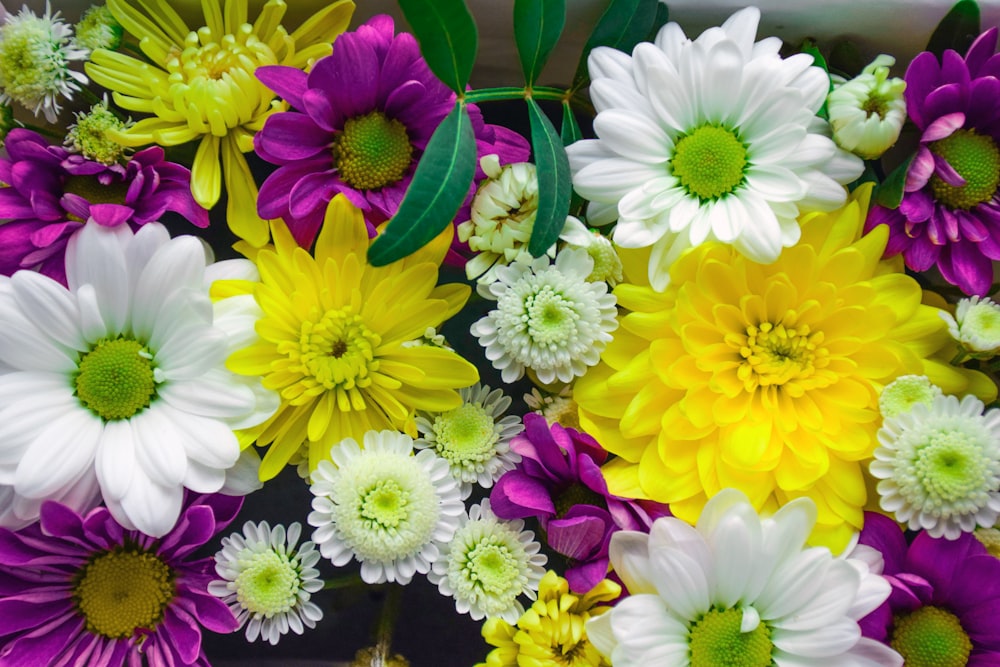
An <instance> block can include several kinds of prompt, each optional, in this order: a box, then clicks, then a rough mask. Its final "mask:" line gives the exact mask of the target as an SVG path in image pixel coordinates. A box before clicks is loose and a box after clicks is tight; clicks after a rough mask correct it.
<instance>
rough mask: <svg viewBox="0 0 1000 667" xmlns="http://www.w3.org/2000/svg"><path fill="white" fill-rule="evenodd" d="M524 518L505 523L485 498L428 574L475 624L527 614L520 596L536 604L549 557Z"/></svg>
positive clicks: (515, 621) (444, 545) (514, 618)
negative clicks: (486, 619)
mask: <svg viewBox="0 0 1000 667" xmlns="http://www.w3.org/2000/svg"><path fill="white" fill-rule="evenodd" d="M540 551H541V545H540V544H539V543H538V541H536V540H535V534H534V533H533V532H531V531H530V530H524V522H523V521H521V520H520V519H516V520H514V521H503V520H501V519H498V518H497V516H496V515H495V514H493V511H492V510H491V509H490V501H489V500H488V499H484V500H483V501H482V502H481V503H479V504H478V505H473V506H472V507H470V508H469V516H468V517H463V522H462V525H461V527H459V529H458V530H457V531H456V532H455V536H454V537H453V538H452V539H451V540H450V541H449V542H447V543H445V544H442V545H441V557H440V558H439V559H438V560H436V561H434V565H433V568H432V569H431V571H430V572H429V573H428V574H427V578H428V579H429V580H430V582H431V583H432V584H437V586H438V589H439V590H440V591H441V594H442V595H448V596H451V597H453V598H455V608H456V609H457V610H458V612H459V613H460V614H469V615H470V616H471V617H472V620H474V621H478V620H481V619H483V618H502V619H503V620H505V621H507V622H508V623H510V624H512V625H513V624H515V623H517V620H518V619H519V618H520V617H521V614H523V613H524V605H523V604H522V603H521V601H520V600H518V597H519V596H521V595H524V596H525V597H527V598H528V599H529V600H534V599H535V597H536V593H537V591H538V585H539V583H540V582H541V580H542V575H544V574H545V563H546V561H547V560H548V559H547V558H546V556H545V554H543V553H540Z"/></svg>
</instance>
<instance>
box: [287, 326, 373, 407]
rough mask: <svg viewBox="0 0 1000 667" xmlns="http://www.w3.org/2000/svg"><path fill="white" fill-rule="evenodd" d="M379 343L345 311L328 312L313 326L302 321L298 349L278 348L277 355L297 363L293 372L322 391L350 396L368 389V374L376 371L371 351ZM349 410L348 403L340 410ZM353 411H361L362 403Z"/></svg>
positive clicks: (369, 380)
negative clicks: (308, 379) (301, 375)
mask: <svg viewBox="0 0 1000 667" xmlns="http://www.w3.org/2000/svg"><path fill="white" fill-rule="evenodd" d="M381 342H382V339H381V337H380V336H379V335H378V334H376V333H374V332H373V331H371V330H369V329H368V327H367V326H365V322H364V319H362V317H361V316H360V315H356V314H354V312H353V311H352V309H351V308H350V307H347V308H342V309H340V310H331V311H329V312H327V313H325V314H324V315H323V316H322V317H319V318H317V321H315V322H313V321H311V320H308V319H307V320H305V321H303V322H302V327H301V330H300V332H299V344H298V346H294V344H286V345H282V346H279V351H283V352H285V353H288V354H289V356H290V357H291V358H292V359H293V361H298V362H299V363H298V364H297V365H296V369H297V370H299V371H300V372H302V373H303V374H305V375H307V376H310V377H312V378H314V379H315V381H316V382H317V383H319V384H320V385H322V386H323V387H324V388H325V389H328V390H330V389H343V390H345V391H346V392H348V393H349V395H350V394H353V393H355V392H356V390H357V389H364V388H366V387H368V386H370V385H371V383H372V377H371V376H372V373H374V372H375V371H376V370H378V367H379V362H378V361H377V360H375V349H376V348H377V347H378V346H379V345H380V344H381ZM350 408H351V404H350V403H347V404H346V406H345V407H341V409H342V410H349V409H350ZM354 409H356V410H362V409H364V407H363V403H362V406H361V407H355V408H354Z"/></svg>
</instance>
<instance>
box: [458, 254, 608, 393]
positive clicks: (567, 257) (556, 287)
mask: <svg viewBox="0 0 1000 667" xmlns="http://www.w3.org/2000/svg"><path fill="white" fill-rule="evenodd" d="M593 268H594V260H593V259H592V258H591V257H590V255H589V254H587V252H586V251H585V250H582V249H578V248H567V249H564V250H562V251H561V252H559V254H558V255H557V256H556V259H555V262H550V261H549V258H548V257H544V256H543V257H539V258H537V259H535V260H533V261H531V262H530V263H529V262H520V261H518V262H515V263H513V264H511V265H510V266H500V267H497V271H496V275H497V281H496V282H494V283H491V284H489V285H484V284H480V285H479V286H478V291H479V293H480V294H481V295H482V296H483V297H485V298H487V299H490V300H493V301H496V302H497V307H496V309H495V310H491V311H490V312H489V313H488V314H487V315H486V317H484V318H482V319H480V320H479V321H478V322H475V323H474V324H473V325H472V329H471V331H472V335H473V336H475V337H476V338H478V339H479V343H480V344H481V345H482V346H483V347H485V348H486V358H487V359H489V360H490V361H491V362H493V367H494V368H496V369H498V370H499V371H501V377H502V378H503V381H504V382H514V381H516V380H519V379H520V378H521V377H523V376H524V371H525V369H526V368H529V369H531V370H532V371H534V373H535V375H536V376H537V377H538V381H539V382H541V383H542V384H550V383H552V382H555V381H556V380H559V381H560V382H569V381H571V380H572V379H573V378H575V377H579V376H581V375H583V374H584V373H585V372H586V371H587V368H588V367H590V366H594V365H596V364H597V362H598V361H599V360H600V357H601V352H602V351H603V350H604V348H605V346H606V345H607V344H608V342H610V341H611V332H612V331H614V330H615V329H617V328H618V320H617V316H618V309H617V307H616V303H617V300H616V298H615V296H614V295H613V294H609V293H608V285H607V283H605V282H603V281H599V282H588V281H587V277H588V276H589V275H590V274H591V272H592V271H593Z"/></svg>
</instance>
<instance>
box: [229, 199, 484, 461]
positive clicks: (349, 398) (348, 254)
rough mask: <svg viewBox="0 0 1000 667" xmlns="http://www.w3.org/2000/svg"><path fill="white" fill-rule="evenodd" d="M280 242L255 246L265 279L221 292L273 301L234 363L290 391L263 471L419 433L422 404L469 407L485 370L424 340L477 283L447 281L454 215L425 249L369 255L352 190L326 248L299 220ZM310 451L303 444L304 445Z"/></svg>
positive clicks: (266, 432)
mask: <svg viewBox="0 0 1000 667" xmlns="http://www.w3.org/2000/svg"><path fill="white" fill-rule="evenodd" d="M271 230H272V235H273V237H274V247H273V248H272V247H268V248H264V249H261V250H256V251H254V250H250V251H249V253H248V254H249V255H251V259H253V260H254V261H255V262H256V264H257V267H258V269H259V270H260V282H259V283H253V282H248V281H222V282H216V283H215V284H214V285H213V288H212V289H213V292H212V295H213V297H216V298H221V297H223V296H232V295H235V294H241V293H242V294H252V295H253V297H254V299H255V300H256V302H257V304H258V305H259V306H260V309H261V316H260V319H258V321H257V324H256V329H257V333H258V335H259V337H260V340H258V341H256V342H254V343H253V344H251V345H249V346H248V347H246V348H244V349H242V350H240V351H237V352H235V353H233V354H232V355H231V356H230V357H229V360H228V362H227V367H228V368H229V369H230V370H232V371H233V372H235V373H239V374H241V375H251V376H263V384H264V386H265V387H267V388H268V389H273V390H276V391H278V392H280V393H281V407H280V408H279V409H278V412H277V413H275V415H274V416H273V417H272V418H271V419H270V420H268V421H267V422H265V423H264V424H262V425H261V426H259V427H255V428H254V429H252V435H255V436H256V437H257V444H258V445H268V444H270V448H269V449H268V451H267V454H266V455H265V456H264V459H263V461H262V463H261V467H260V477H261V479H262V480H267V479H270V478H272V477H274V476H275V475H276V474H278V472H279V471H280V470H281V469H282V467H284V466H285V465H286V464H287V463H289V462H290V461H291V460H293V458H298V457H300V456H302V455H307V456H308V459H309V468H310V470H312V469H315V467H316V465H317V464H318V463H319V461H320V460H321V459H323V458H324V457H328V456H329V453H330V447H331V445H333V444H335V443H337V442H340V441H341V440H342V439H344V438H348V437H350V438H354V439H355V440H357V441H358V442H360V441H361V440H362V439H363V437H364V434H365V433H366V432H367V431H371V430H375V431H379V430H382V429H394V430H399V431H406V432H407V433H409V434H411V435H413V436H414V437H415V436H416V435H417V431H416V424H415V421H414V411H415V410H426V411H429V412H445V411H447V410H452V409H454V408H457V407H459V406H460V405H461V404H462V398H461V396H460V395H459V393H458V391H456V390H457V389H459V388H461V387H468V386H469V385H472V384H474V383H475V382H477V381H478V380H479V372H478V371H477V370H476V367H475V366H473V365H472V364H470V363H469V362H468V361H466V360H465V359H463V358H462V357H460V356H459V355H458V354H457V353H456V352H454V351H453V350H450V349H445V348H441V347H436V346H434V345H430V344H422V343H421V341H420V339H421V336H422V335H423V334H424V333H425V332H426V331H427V330H428V328H436V327H437V326H438V325H440V324H441V323H442V322H444V321H445V320H447V319H448V318H450V317H451V316H452V315H454V314H455V313H457V312H458V311H459V310H460V309H461V308H462V306H463V305H465V302H466V300H467V299H468V298H469V294H470V289H469V287H468V286H467V285H460V284H449V285H441V286H437V279H438V269H439V267H440V264H441V260H442V259H443V258H444V255H445V252H446V251H447V249H448V245H449V243H450V240H451V239H450V235H451V226H449V227H448V229H446V230H445V231H444V232H443V233H442V235H441V236H439V237H438V238H437V239H436V240H435V241H433V242H432V243H430V244H429V245H427V246H425V247H424V248H422V249H421V250H419V251H417V252H416V253H414V254H412V255H410V256H408V257H406V258H404V259H402V260H399V261H398V262H394V263H392V264H389V265H387V266H372V265H370V264H368V262H367V259H366V253H367V251H368V245H369V239H368V233H367V231H366V227H365V222H364V218H363V217H362V215H361V212H360V211H359V210H358V209H357V208H355V207H354V206H352V205H351V204H350V203H349V202H348V201H347V199H345V198H344V197H343V195H338V196H337V197H336V198H334V200H333V201H332V202H331V203H330V206H329V208H328V209H327V214H326V220H325V221H324V224H323V228H322V230H321V231H320V234H319V238H318V239H317V240H316V248H315V257H313V256H311V255H310V254H309V253H308V252H307V251H306V250H304V249H303V248H301V247H299V246H298V245H297V244H296V243H295V240H294V239H293V238H292V235H291V234H290V233H289V231H288V229H287V227H285V225H284V224H283V223H282V222H280V221H275V222H273V223H272V228H271ZM302 447H305V450H307V451H302V452H301V453H300V448H302Z"/></svg>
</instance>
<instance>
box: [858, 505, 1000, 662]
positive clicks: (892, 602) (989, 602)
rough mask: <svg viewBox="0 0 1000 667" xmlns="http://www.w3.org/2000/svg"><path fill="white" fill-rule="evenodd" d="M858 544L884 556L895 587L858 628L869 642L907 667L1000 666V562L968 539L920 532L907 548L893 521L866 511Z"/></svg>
mask: <svg viewBox="0 0 1000 667" xmlns="http://www.w3.org/2000/svg"><path fill="white" fill-rule="evenodd" d="M859 544H861V545H864V546H867V547H871V548H873V549H875V550H877V551H878V552H879V553H881V555H882V561H883V568H882V576H883V577H885V578H886V579H887V580H888V581H889V583H890V584H891V585H892V593H891V594H890V596H889V599H888V600H886V602H884V603H883V604H882V605H881V606H880V607H879V608H878V609H876V610H875V611H873V612H872V613H871V614H869V615H868V616H866V617H865V618H864V619H862V620H861V622H860V623H859V624H860V626H861V630H862V633H863V634H864V635H865V636H866V637H871V638H873V639H876V640H878V641H881V642H884V643H886V644H889V645H890V646H892V648H894V649H895V650H897V651H898V652H899V653H901V654H902V655H903V657H904V658H905V659H906V665H907V667H924V666H928V665H969V667H987V666H988V665H989V666H991V667H992V666H994V665H997V664H1000V630H998V629H997V624H996V619H997V616H998V614H1000V560H997V559H996V558H995V557H993V556H992V555H990V553H989V552H988V551H987V550H986V547H984V546H983V545H982V544H981V543H980V542H979V540H977V539H976V537H975V536H974V535H973V534H972V533H962V535H961V536H960V537H959V538H958V539H957V540H947V539H944V538H933V537H930V536H929V535H928V534H927V533H926V532H923V531H921V532H920V534H918V535H917V537H916V538H915V539H914V540H913V543H912V544H910V545H907V543H906V537H905V536H904V534H903V531H902V530H901V529H900V528H899V525H898V524H896V522H895V521H893V520H892V519H890V518H888V517H886V516H884V515H882V514H877V513H874V512H866V513H865V527H864V530H862V531H861V538H860V541H859ZM859 555H861V554H859V553H858V551H855V554H854V556H855V557H857V556H859Z"/></svg>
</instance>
